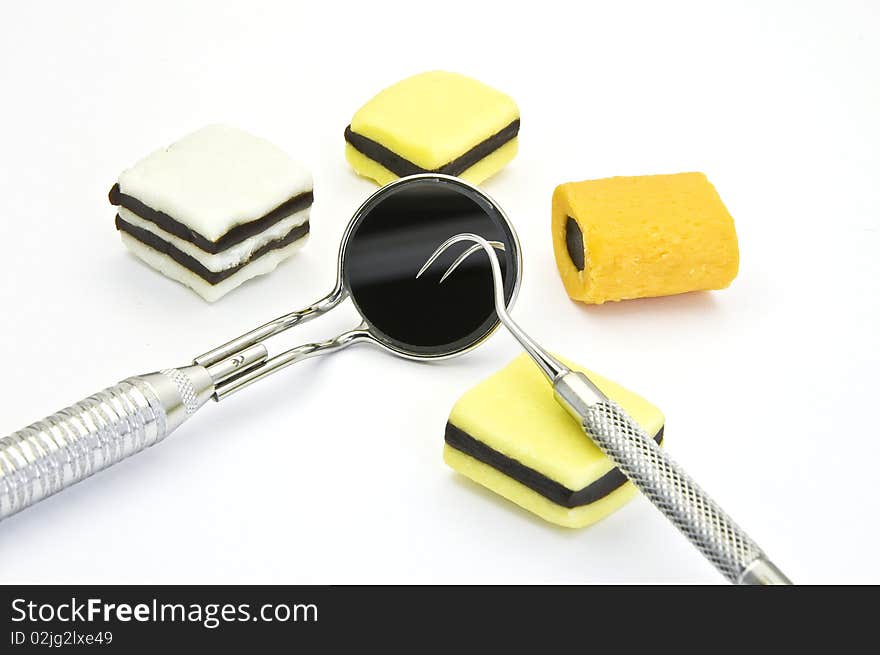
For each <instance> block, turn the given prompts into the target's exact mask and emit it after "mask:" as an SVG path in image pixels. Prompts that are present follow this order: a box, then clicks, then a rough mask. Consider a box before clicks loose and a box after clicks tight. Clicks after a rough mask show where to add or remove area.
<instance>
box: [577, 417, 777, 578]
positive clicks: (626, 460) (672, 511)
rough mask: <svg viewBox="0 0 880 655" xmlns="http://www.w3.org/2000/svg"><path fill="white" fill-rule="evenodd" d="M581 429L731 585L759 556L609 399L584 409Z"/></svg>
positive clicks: (746, 538) (752, 544)
mask: <svg viewBox="0 0 880 655" xmlns="http://www.w3.org/2000/svg"><path fill="white" fill-rule="evenodd" d="M583 419H584V423H583V427H584V430H585V431H586V432H587V434H588V435H589V436H590V437H591V438H592V439H593V441H594V442H595V443H596V445H597V446H598V447H599V449H600V450H601V451H602V452H603V453H605V455H607V456H608V458H609V459H610V460H611V461H612V462H614V463H615V464H616V465H617V467H618V468H619V469H620V470H621V471H622V472H623V474H624V475H626V477H627V478H629V479H630V480H631V481H632V483H633V484H634V485H636V487H638V488H639V490H640V491H641V492H642V493H643V494H645V496H647V497H648V499H649V500H650V501H651V502H652V503H653V504H654V505H656V506H657V508H658V509H659V510H660V511H661V512H663V513H664V514H665V515H666V517H667V518H668V519H669V520H670V521H671V522H672V523H673V524H674V525H675V527H677V528H678V529H679V530H681V532H682V533H684V535H685V536H686V537H687V538H688V539H690V541H691V543H693V544H694V546H696V547H697V549H699V551H700V552H701V553H703V555H705V556H706V558H707V559H708V560H709V561H710V562H712V564H714V565H715V567H716V568H717V569H718V570H719V571H721V573H722V574H723V575H724V577H726V578H727V579H728V580H730V581H731V582H734V583H736V582H740V579H741V577H742V575H743V573H744V572H745V571H746V570H748V569H749V567H750V565H751V564H752V563H753V562H755V561H756V560H758V559H761V558H763V557H764V553H763V552H762V551H761V549H760V548H759V547H758V545H757V544H756V543H755V542H754V541H752V539H751V538H750V537H749V536H748V535H747V534H746V533H745V532H744V531H743V529H742V528H740V527H739V526H738V525H737V524H736V523H735V522H734V521H733V519H731V518H730V517H729V516H728V515H727V513H725V512H724V510H722V509H721V507H719V506H718V504H717V503H716V502H715V501H714V500H712V499H711V498H710V497H709V495H708V494H707V493H706V492H705V491H703V490H702V489H701V488H700V486H699V485H698V484H697V483H696V482H694V481H693V480H692V479H691V478H690V476H688V474H687V473H685V472H684V471H683V470H682V469H681V467H680V466H679V465H678V464H677V463H676V462H675V461H674V460H673V459H672V458H671V457H670V456H669V454H668V453H667V452H666V451H665V450H663V449H662V448H660V446H659V445H657V442H656V441H654V440H653V439H651V438H650V437H649V436H648V435H647V433H646V432H645V431H644V430H642V428H641V427H640V426H639V425H638V424H637V423H635V421H633V420H632V419H630V417H629V416H628V415H627V414H626V412H624V410H623V409H621V407H620V406H619V405H618V404H617V403H615V402H614V401H612V400H606V401H602V402H598V403H595V404H592V405H589V406H588V407H586V408H585V410H584V417H583Z"/></svg>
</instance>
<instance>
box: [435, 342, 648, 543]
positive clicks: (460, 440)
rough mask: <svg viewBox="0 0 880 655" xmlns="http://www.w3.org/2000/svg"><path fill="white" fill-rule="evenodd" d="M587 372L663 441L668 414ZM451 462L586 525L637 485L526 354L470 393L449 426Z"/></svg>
mask: <svg viewBox="0 0 880 655" xmlns="http://www.w3.org/2000/svg"><path fill="white" fill-rule="evenodd" d="M566 364H567V365H568V366H569V367H570V368H571V369H572V370H576V371H583V372H585V373H588V374H589V375H590V378H591V379H592V380H593V381H594V382H595V383H596V384H597V386H598V387H599V388H600V389H601V390H602V391H603V392H604V393H605V394H607V395H608V396H609V397H610V398H612V399H613V400H615V401H617V402H618V403H619V404H620V405H621V407H623V408H624V409H625V410H626V411H627V412H628V413H629V414H630V415H631V416H632V417H633V419H635V420H636V421H637V422H638V423H639V425H641V426H642V428H644V430H645V431H646V432H647V433H648V434H650V435H654V438H655V439H656V440H657V442H658V443H660V442H661V441H662V438H663V423H664V419H663V414H662V413H661V412H660V410H659V409H657V408H656V407H655V406H654V405H652V404H650V403H649V402H648V401H646V400H645V399H643V398H641V397H640V396H637V395H636V394H634V393H632V392H631V391H627V390H626V389H624V388H623V387H621V386H619V385H617V384H615V383H614V382H611V381H610V380H606V379H605V378H602V377H600V376H598V375H595V374H593V373H589V372H588V371H586V369H583V368H581V367H578V366H576V365H573V364H571V363H570V362H566ZM443 459H444V461H445V462H446V463H447V464H448V465H449V466H451V467H452V468H453V469H455V470H456V471H458V472H459V473H461V474H463V475H465V476H466V477H468V478H470V479H471V480H474V481H475V482H477V483H479V484H481V485H483V486H485V487H488V488H489V489H491V490H492V491H494V492H496V493H498V494H500V495H501V496H504V497H505V498H507V499H508V500H510V501H512V502H514V503H516V504H517V505H519V506H520V507H523V508H525V509H527V510H529V511H530V512H533V513H535V514H537V515H538V516H540V517H541V518H543V519H546V520H547V521H550V522H551V523H556V524H557V525H561V526H565V527H569V528H580V527H584V526H587V525H590V524H591V523H594V522H596V521H598V520H599V519H601V518H604V517H605V516H608V514H610V513H611V512H613V511H615V510H616V509H618V508H619V507H621V506H623V505H624V504H625V503H626V502H627V501H628V500H629V499H630V498H632V497H633V495H635V493H636V489H635V487H633V485H632V483H630V482H628V481H627V480H626V478H625V477H624V476H623V474H622V473H621V472H620V471H619V470H617V468H615V467H614V465H613V464H612V463H611V461H610V460H609V459H608V458H606V457H605V455H603V454H602V453H601V451H599V449H598V448H597V447H596V446H595V445H594V444H593V442H592V441H591V440H590V438H589V437H587V435H586V434H584V432H583V430H582V429H581V426H580V424H579V423H578V422H577V421H575V420H574V419H573V418H572V417H571V416H570V415H569V414H568V413H567V412H566V411H565V410H564V409H563V408H562V406H560V405H559V404H558V403H557V402H556V400H555V399H554V397H553V389H552V387H551V386H550V384H548V382H547V380H546V378H545V377H544V375H543V373H541V371H540V370H539V369H538V368H537V366H536V365H535V363H534V362H533V361H532V359H531V358H530V357H529V356H528V355H526V354H523V355H520V356H519V357H517V358H516V359H515V360H513V362H511V363H510V364H509V365H508V366H507V367H505V368H503V369H502V370H501V371H499V372H497V373H495V374H494V375H492V376H491V377H489V378H488V379H486V380H484V381H483V382H481V383H479V384H478V385H477V386H475V387H473V388H472V389H470V390H469V391H468V392H466V393H465V394H464V395H463V396H462V397H461V398H460V399H459V400H458V402H457V403H456V404H455V406H454V407H453V408H452V412H451V414H450V415H449V421H448V422H447V424H446V444H445V446H444V449H443Z"/></svg>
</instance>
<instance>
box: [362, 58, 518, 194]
mask: <svg viewBox="0 0 880 655" xmlns="http://www.w3.org/2000/svg"><path fill="white" fill-rule="evenodd" d="M518 133H519V109H518V108H517V106H516V103H515V102H514V101H513V99H512V98H510V96H508V95H506V94H504V93H502V92H500V91H497V90H496V89H493V88H492V87H489V86H487V85H485V84H483V83H482V82H479V81H477V80H474V79H472V78H469V77H466V76H464V75H459V74H458V73H449V72H445V71H431V72H428V73H421V74H419V75H414V76H412V77H409V78H407V79H405V80H402V81H400V82H398V83H397V84H394V85H392V86H390V87H388V88H387V89H384V90H383V91H380V92H379V93H378V94H377V95H376V96H375V97H373V98H372V99H371V100H370V101H368V102H367V103H366V104H365V105H364V106H363V107H361V108H360V109H359V110H358V111H357V113H355V115H354V117H353V118H352V120H351V124H350V125H349V126H348V127H347V128H346V130H345V140H346V158H347V159H348V161H349V163H351V165H352V166H353V167H354V169H355V171H357V172H358V173H359V174H360V175H364V176H365V177H369V178H372V179H374V180H375V181H377V182H378V183H380V184H387V183H388V182H390V181H392V180H393V179H396V178H397V177H402V176H404V175H413V174H416V173H425V172H438V173H445V174H447V175H456V176H459V177H462V178H464V179H466V180H468V181H470V182H473V183H475V184H477V183H479V182H482V181H483V180H485V179H486V178H488V177H489V176H490V175H493V174H494V173H496V172H498V170H500V169H501V168H502V167H503V166H504V165H505V164H507V162H509V161H510V160H511V159H513V157H514V155H515V154H516V149H517V135H518Z"/></svg>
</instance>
